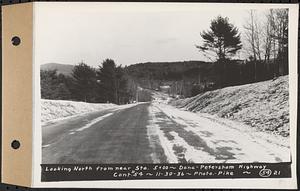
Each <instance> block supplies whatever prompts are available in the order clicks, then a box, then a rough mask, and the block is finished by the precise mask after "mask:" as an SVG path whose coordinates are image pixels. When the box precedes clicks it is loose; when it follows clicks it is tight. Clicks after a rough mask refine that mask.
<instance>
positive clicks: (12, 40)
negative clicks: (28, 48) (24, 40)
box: [11, 36, 21, 46]
mask: <svg viewBox="0 0 300 191" xmlns="http://www.w3.org/2000/svg"><path fill="white" fill-rule="evenodd" d="M11 43H12V44H13V45H14V46H18V45H19V44H21V39H20V38H19V37H18V36H14V37H12V39H11Z"/></svg>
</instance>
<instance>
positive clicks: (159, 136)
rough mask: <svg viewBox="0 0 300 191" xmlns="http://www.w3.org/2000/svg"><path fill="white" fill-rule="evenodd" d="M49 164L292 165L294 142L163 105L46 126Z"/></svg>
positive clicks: (44, 153) (45, 160)
mask: <svg viewBox="0 0 300 191" xmlns="http://www.w3.org/2000/svg"><path fill="white" fill-rule="evenodd" d="M42 133H43V141H42V142H43V143H42V145H43V146H42V147H43V149H42V156H43V157H42V162H43V163H44V164H68V163H72V164H76V163H77V164H79V163H90V164H92V163H98V164H105V163H106V164H107V163H110V164H112V163H186V162H189V163H211V162H215V163H224V162H240V163H241V162H287V161H289V160H290V150H289V143H288V139H287V140H281V137H276V136H275V135H270V134H266V133H264V132H255V131H253V128H251V127H247V126H244V125H242V124H239V123H237V122H233V121H228V120H225V119H219V118H216V117H215V116H210V115H199V114H195V113H191V112H188V111H183V110H179V109H176V108H173V107H171V106H168V105H166V104H163V103H160V102H156V103H155V102H152V103H139V104H133V105H125V106H119V107H116V108H111V109H106V110H102V111H98V112H92V113H88V114H85V115H81V116H74V117H71V118H67V119H64V120H60V121H55V122H52V123H48V124H45V125H44V126H43V127H42Z"/></svg>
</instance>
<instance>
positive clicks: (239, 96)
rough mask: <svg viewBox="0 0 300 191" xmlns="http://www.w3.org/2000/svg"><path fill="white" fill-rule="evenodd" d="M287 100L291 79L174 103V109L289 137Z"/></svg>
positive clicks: (244, 86) (284, 77)
mask: <svg viewBox="0 0 300 191" xmlns="http://www.w3.org/2000/svg"><path fill="white" fill-rule="evenodd" d="M288 98H289V92H288V76H282V77H279V78H277V79H276V80H269V81H264V82H258V83H253V84H247V85H241V86H233V87H227V88H223V89H218V90H214V91H208V92H205V93H203V94H199V95H197V96H195V97H191V98H186V99H180V100H174V101H172V102H171V105H173V106H175V107H178V108H183V109H185V110H188V111H192V112H200V113H209V114H211V115H217V116H218V117H222V118H229V119H232V120H236V121H239V122H242V123H244V124H247V125H249V126H252V127H254V128H256V129H257V130H260V131H269V132H272V133H276V134H280V135H282V136H288V135H289V104H288Z"/></svg>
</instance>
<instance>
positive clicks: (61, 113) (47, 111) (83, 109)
mask: <svg viewBox="0 0 300 191" xmlns="http://www.w3.org/2000/svg"><path fill="white" fill-rule="evenodd" d="M116 106H117V105H115V104H103V103H86V102H76V101H65V100H46V99H42V100H41V121H42V123H45V122H47V121H50V120H58V119H61V118H66V117H70V116H74V115H78V114H84V113H88V112H93V111H99V110H103V109H109V108H114V107H116Z"/></svg>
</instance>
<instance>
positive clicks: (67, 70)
mask: <svg viewBox="0 0 300 191" xmlns="http://www.w3.org/2000/svg"><path fill="white" fill-rule="evenodd" d="M73 68H74V65H69V64H58V63H47V64H43V65H41V70H56V71H57V73H58V74H64V75H67V76H71V74H72V70H73Z"/></svg>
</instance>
